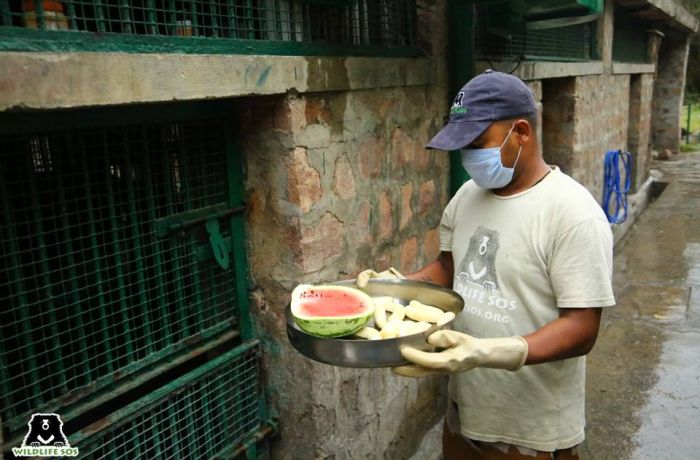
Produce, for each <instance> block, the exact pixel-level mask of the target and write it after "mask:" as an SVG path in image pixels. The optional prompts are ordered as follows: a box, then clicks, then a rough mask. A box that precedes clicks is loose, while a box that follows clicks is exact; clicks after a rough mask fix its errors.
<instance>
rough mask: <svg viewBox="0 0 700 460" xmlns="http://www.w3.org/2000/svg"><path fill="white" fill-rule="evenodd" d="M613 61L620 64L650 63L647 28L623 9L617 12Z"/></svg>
mask: <svg viewBox="0 0 700 460" xmlns="http://www.w3.org/2000/svg"><path fill="white" fill-rule="evenodd" d="M614 25H615V33H614V35H613V60H615V61H618V62H635V63H645V62H648V55H647V34H646V29H647V27H646V26H645V24H644V23H643V22H641V21H639V20H637V19H635V18H634V17H632V15H630V14H629V13H626V12H625V11H624V10H622V9H619V8H618V9H616V10H615V21H614Z"/></svg>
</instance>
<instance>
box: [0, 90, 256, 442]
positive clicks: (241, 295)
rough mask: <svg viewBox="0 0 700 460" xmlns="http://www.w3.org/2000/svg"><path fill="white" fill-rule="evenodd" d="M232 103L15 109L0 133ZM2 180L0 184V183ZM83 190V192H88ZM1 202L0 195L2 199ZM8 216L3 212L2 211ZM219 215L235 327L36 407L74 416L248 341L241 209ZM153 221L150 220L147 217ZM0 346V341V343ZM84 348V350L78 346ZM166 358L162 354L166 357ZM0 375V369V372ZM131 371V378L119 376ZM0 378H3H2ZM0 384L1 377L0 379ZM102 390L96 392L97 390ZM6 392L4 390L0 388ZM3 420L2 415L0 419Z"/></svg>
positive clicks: (185, 115) (168, 115) (234, 168)
mask: <svg viewBox="0 0 700 460" xmlns="http://www.w3.org/2000/svg"><path fill="white" fill-rule="evenodd" d="M231 109H232V104H231V102H230V101H227V100H219V101H215V102H207V103H200V102H196V103H168V104H152V105H148V106H136V107H115V108H107V109H105V108H99V109H82V110H80V111H73V110H69V111H66V110H57V111H42V112H17V113H7V112H5V113H2V114H0V134H21V133H31V132H35V131H36V130H37V127H48V128H47V129H48V130H49V131H62V130H66V129H69V128H73V129H75V128H76V126H79V127H81V128H94V127H100V126H104V125H114V124H117V125H118V124H126V123H128V124H134V123H135V122H138V121H139V120H144V121H148V122H159V121H161V122H163V121H183V120H193V119H202V118H207V119H211V118H215V117H227V119H228V120H232V117H233V116H234V114H233V113H232V111H231ZM232 125H233V123H231V122H226V123H223V127H224V131H225V139H226V144H225V156H226V159H225V161H226V164H227V171H228V173H227V182H228V195H229V196H228V197H229V201H230V202H229V205H230V206H231V208H233V209H235V210H238V209H243V206H244V201H243V180H242V176H241V174H242V169H243V168H242V157H241V155H240V154H239V152H237V150H236V145H235V137H234V132H233V128H232ZM3 185H4V184H3ZM88 195H89V193H88ZM3 202H4V200H3ZM3 214H4V215H8V213H3ZM224 218H228V219H230V228H231V239H230V241H231V242H230V245H231V249H232V250H233V251H234V253H233V262H234V270H235V272H236V273H239V274H240V276H236V277H235V279H236V286H235V292H236V297H237V298H236V302H237V307H238V329H239V330H238V331H234V330H231V329H228V330H226V328H225V326H226V325H222V327H224V329H217V330H211V331H209V332H208V333H206V334H200V335H199V337H198V338H197V340H190V341H188V342H187V343H186V344H181V345H182V346H180V347H174V348H170V349H168V350H161V351H156V352H153V353H151V354H149V355H148V356H147V358H145V359H143V360H140V361H139V362H137V363H132V364H130V365H127V366H125V367H122V368H121V369H120V373H119V376H117V375H110V376H108V377H106V378H103V379H101V380H100V382H99V385H96V386H94V387H90V388H86V389H84V390H81V391H77V392H72V393H71V394H67V395H66V396H65V397H64V398H60V399H59V400H56V401H53V402H50V403H49V404H46V401H39V400H38V399H37V403H42V404H41V407H42V410H54V411H57V410H61V411H62V414H63V415H64V417H67V418H69V419H70V418H71V417H73V416H77V415H79V414H80V413H82V412H84V411H85V410H89V409H92V408H94V407H96V406H98V405H99V404H102V403H104V402H105V401H107V400H109V399H111V398H113V397H114V396H115V395H118V394H121V393H124V392H125V391H128V390H130V389H132V388H134V387H136V386H138V385H139V384H140V383H142V382H144V381H146V380H148V379H150V378H152V377H154V376H156V375H158V374H160V373H162V372H164V371H165V370H167V369H169V368H172V367H174V366H176V365H178V364H180V363H182V362H184V361H185V360H186V359H188V356H189V357H191V356H195V355H197V354H201V353H203V352H206V351H207V350H208V349H211V348H212V347H214V346H216V345H217V344H220V343H223V342H225V341H230V340H231V339H235V338H236V337H237V336H239V335H240V339H241V340H252V339H253V338H254V335H255V334H254V330H253V326H252V320H251V318H250V311H249V306H248V285H247V280H248V275H247V274H248V267H247V259H246V255H245V254H246V247H245V216H244V213H242V212H234V213H228V214H226V215H225V216H224ZM153 220H154V221H155V219H153ZM0 345H2V344H1V343H0ZM84 351H87V350H84ZM166 358H167V359H166ZM0 376H1V373H0ZM125 376H131V377H132V378H125ZM3 382H4V380H3ZM0 383H1V382H0ZM100 390H102V391H100ZM2 394H3V396H6V395H7V393H6V392H5V391H3V392H2ZM260 410H261V413H265V417H267V415H266V412H265V411H266V406H265V403H264V400H261V401H260ZM6 422H8V421H7V420H5V421H3V423H6ZM25 423H26V421H23V422H22V423H21V424H19V423H18V424H15V425H13V426H12V429H21V428H23V426H24V424H25Z"/></svg>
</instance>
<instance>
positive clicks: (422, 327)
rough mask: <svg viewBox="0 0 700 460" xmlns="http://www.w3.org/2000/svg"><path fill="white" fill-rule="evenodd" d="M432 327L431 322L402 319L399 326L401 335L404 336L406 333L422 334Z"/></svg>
mask: <svg viewBox="0 0 700 460" xmlns="http://www.w3.org/2000/svg"><path fill="white" fill-rule="evenodd" d="M428 329H430V323H426V322H425V321H419V322H417V323H415V322H413V321H410V320H409V321H401V325H400V326H399V337H404V336H406V335H413V334H420V333H421V332H425V331H427V330H428Z"/></svg>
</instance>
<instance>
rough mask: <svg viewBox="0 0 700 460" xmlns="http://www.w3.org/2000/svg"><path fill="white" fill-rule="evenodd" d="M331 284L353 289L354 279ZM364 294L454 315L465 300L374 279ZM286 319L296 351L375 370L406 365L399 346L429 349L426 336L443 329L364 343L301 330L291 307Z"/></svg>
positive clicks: (415, 284)
mask: <svg viewBox="0 0 700 460" xmlns="http://www.w3.org/2000/svg"><path fill="white" fill-rule="evenodd" d="M330 284H337V285H342V286H354V285H355V280H346V281H338V282H335V283H330ZM364 291H365V292H366V293H367V294H369V295H370V296H371V297H387V296H388V297H393V298H394V299H395V300H396V301H397V302H399V303H401V304H404V305H407V304H408V302H410V301H411V300H417V301H419V302H423V303H425V304H427V305H433V306H435V307H438V308H440V309H442V310H444V311H451V312H453V313H454V314H455V315H458V314H459V313H460V312H461V311H462V309H463V308H464V300H463V299H462V297H461V296H459V295H458V294H457V293H456V292H454V291H453V290H451V289H447V288H443V287H440V286H436V285H434V284H431V283H426V282H423V281H411V280H385V279H374V280H370V281H369V284H368V285H367V287H366V288H365V289H364ZM286 317H287V336H288V337H289V341H290V342H291V344H292V346H294V348H296V350H297V351H299V352H300V353H301V354H303V355H304V356H306V357H308V358H311V359H313V360H315V361H319V362H322V363H326V364H331V365H333V366H340V367H362V368H375V367H394V366H402V365H404V364H409V363H408V362H407V361H406V360H405V359H403V357H401V352H400V349H401V347H404V346H411V347H414V348H418V349H421V350H430V349H431V348H432V347H431V345H430V344H428V342H427V341H426V339H427V337H428V336H429V335H430V334H432V333H433V332H435V331H436V330H438V329H442V328H444V327H445V326H442V327H441V328H438V327H437V326H435V325H433V327H431V328H430V329H428V330H427V331H425V332H423V333H420V334H413V335H407V336H404V337H397V338H395V339H382V340H365V339H353V338H350V337H343V338H337V339H324V338H321V337H316V336H313V335H311V334H307V333H306V332H304V331H303V330H301V329H300V328H299V326H297V324H296V323H295V322H294V318H293V317H292V310H291V306H290V305H287V309H286ZM448 325H449V323H448Z"/></svg>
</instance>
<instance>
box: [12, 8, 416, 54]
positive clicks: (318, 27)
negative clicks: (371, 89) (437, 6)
mask: <svg viewBox="0 0 700 460" xmlns="http://www.w3.org/2000/svg"><path fill="white" fill-rule="evenodd" d="M415 13H416V12H415V0H0V50H1V49H27V50H35V49H36V50H39V49H50V50H57V51H61V50H65V51H72V50H105V51H111V50H121V51H166V52H199V53H204V52H207V53H211V52H215V53H231V54H237V53H243V54H248V53H269V54H307V55H308V54H336V53H343V54H370V55H371V54H384V55H392V54H400V55H403V54H416V52H417V51H416V49H415V48H414V45H415V30H414V16H415Z"/></svg>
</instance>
